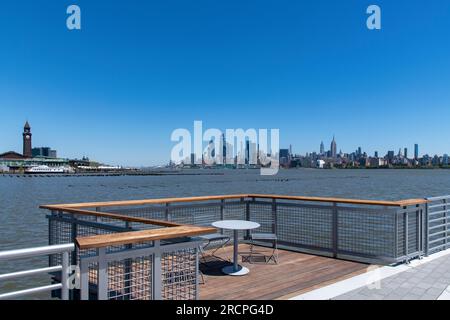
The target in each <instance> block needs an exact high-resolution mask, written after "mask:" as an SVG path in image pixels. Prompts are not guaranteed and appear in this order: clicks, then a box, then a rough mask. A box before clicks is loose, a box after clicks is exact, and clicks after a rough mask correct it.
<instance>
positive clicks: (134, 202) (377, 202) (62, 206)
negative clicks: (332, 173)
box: [40, 194, 428, 211]
mask: <svg viewBox="0 0 450 320" xmlns="http://www.w3.org/2000/svg"><path fill="white" fill-rule="evenodd" d="M242 198H260V199H281V200H298V201H310V202H334V203H345V204H359V205H372V206H389V207H404V206H411V205H417V204H424V203H427V202H428V201H427V200H426V199H408V200H400V201H382V200H360V199H345V198H324V197H304V196H283V195H270V194H237V195H222V196H202V197H186V198H162V199H146V200H128V201H107V202H88V203H72V204H54V205H42V206H40V208H41V209H48V210H63V211H67V209H68V208H70V209H82V208H101V207H123V206H139V205H148V204H166V203H181V202H198V201H212V200H230V199H242Z"/></svg>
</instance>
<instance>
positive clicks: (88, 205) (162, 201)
mask: <svg viewBox="0 0 450 320" xmlns="http://www.w3.org/2000/svg"><path fill="white" fill-rule="evenodd" d="M245 197H246V195H245V194H239V195H225V196H203V197H186V198H161V199H145V200H127V201H107V202H86V203H71V204H50V205H42V206H40V208H41V209H49V210H55V209H58V208H66V207H70V208H94V207H95V208H101V207H123V206H141V205H147V204H165V203H178V202H195V201H210V200H227V199H240V198H245Z"/></svg>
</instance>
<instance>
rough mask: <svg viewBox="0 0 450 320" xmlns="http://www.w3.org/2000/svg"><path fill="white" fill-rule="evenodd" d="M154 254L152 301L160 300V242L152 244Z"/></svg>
mask: <svg viewBox="0 0 450 320" xmlns="http://www.w3.org/2000/svg"><path fill="white" fill-rule="evenodd" d="M153 246H154V248H155V251H154V252H155V253H154V254H153V268H152V269H153V281H152V284H153V295H152V297H153V300H162V274H161V273H162V270H161V242H160V240H155V241H154V242H153Z"/></svg>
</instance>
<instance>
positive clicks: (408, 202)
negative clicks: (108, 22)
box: [248, 194, 428, 207]
mask: <svg viewBox="0 0 450 320" xmlns="http://www.w3.org/2000/svg"><path fill="white" fill-rule="evenodd" d="M248 197H250V198H262V199H264V198H266V199H280V200H299V201H310V202H336V203H346V204H361V205H372V206H389V207H400V206H409V205H413V204H421V203H427V202H428V201H427V200H425V199H409V200H400V201H383V200H361V199H346V198H327V197H303V196H282V195H271V194H249V195H248Z"/></svg>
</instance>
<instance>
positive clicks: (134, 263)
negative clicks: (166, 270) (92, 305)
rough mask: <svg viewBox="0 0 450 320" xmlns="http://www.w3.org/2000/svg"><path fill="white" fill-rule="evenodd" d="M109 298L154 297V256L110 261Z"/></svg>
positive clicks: (142, 298)
mask: <svg viewBox="0 0 450 320" xmlns="http://www.w3.org/2000/svg"><path fill="white" fill-rule="evenodd" d="M107 274H108V299H109V300H152V299H153V286H152V282H153V256H152V255H150V256H142V257H136V258H129V259H124V260H120V261H112V262H109V263H108V270H107Z"/></svg>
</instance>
